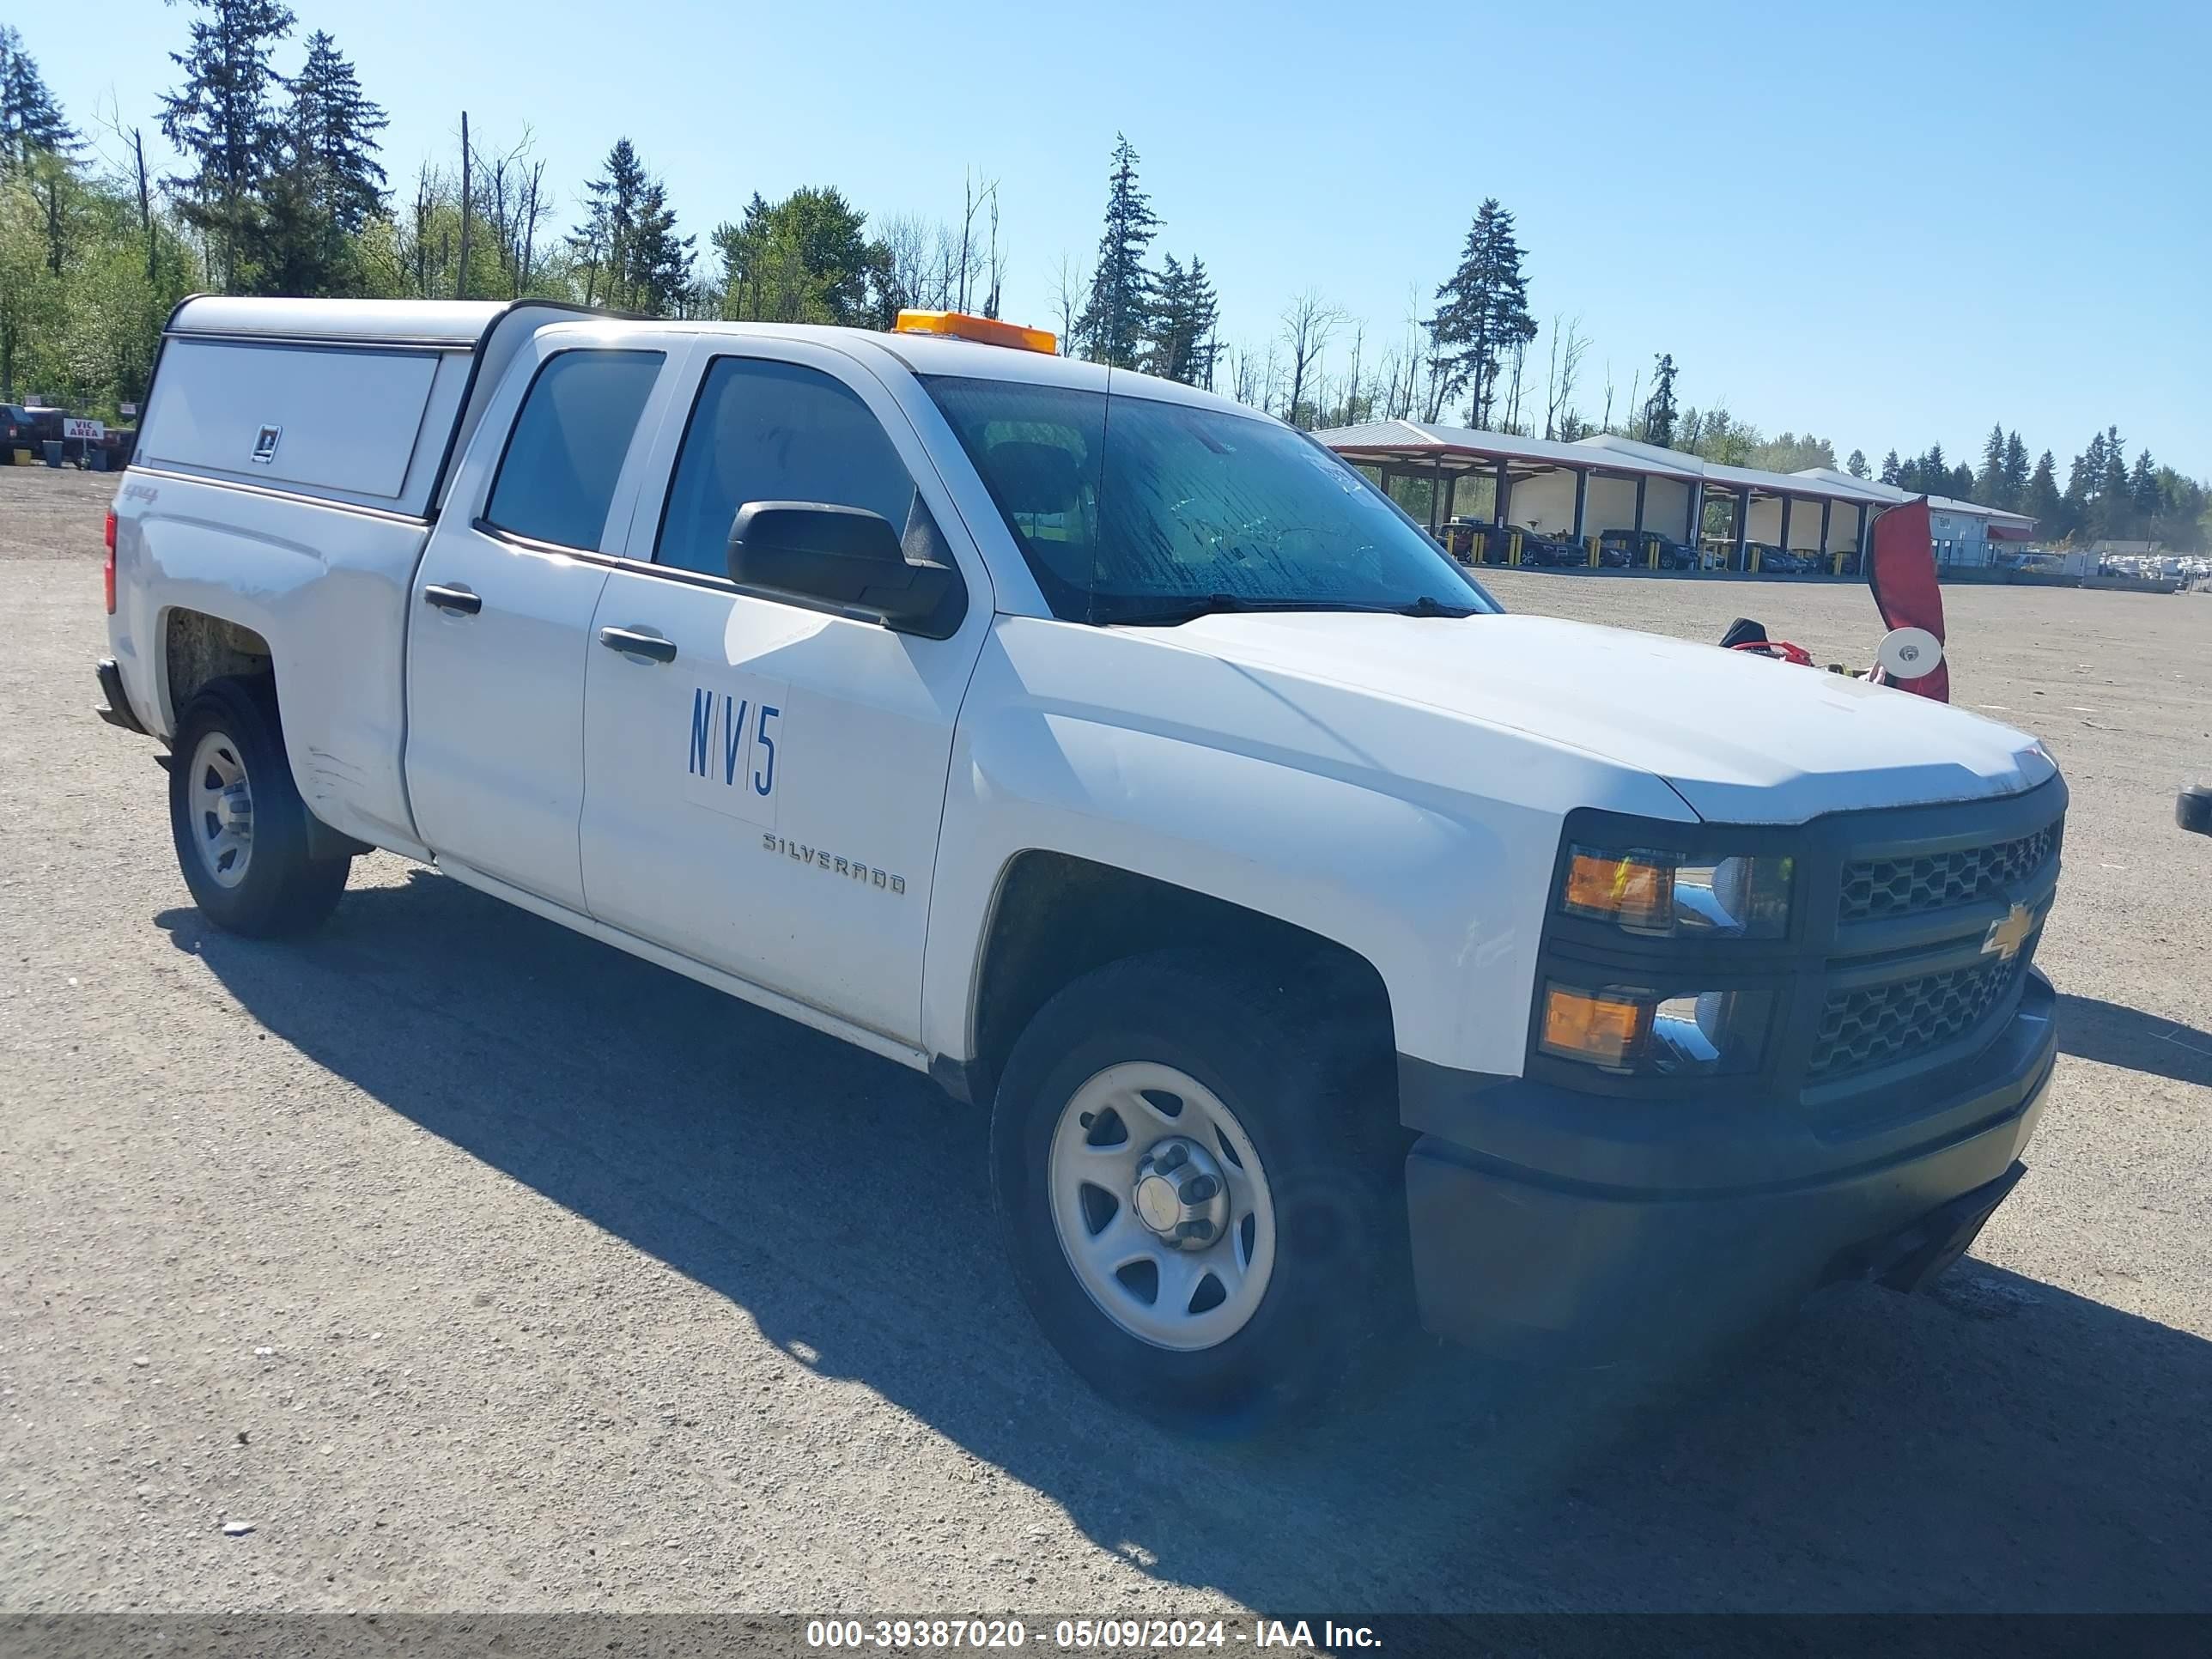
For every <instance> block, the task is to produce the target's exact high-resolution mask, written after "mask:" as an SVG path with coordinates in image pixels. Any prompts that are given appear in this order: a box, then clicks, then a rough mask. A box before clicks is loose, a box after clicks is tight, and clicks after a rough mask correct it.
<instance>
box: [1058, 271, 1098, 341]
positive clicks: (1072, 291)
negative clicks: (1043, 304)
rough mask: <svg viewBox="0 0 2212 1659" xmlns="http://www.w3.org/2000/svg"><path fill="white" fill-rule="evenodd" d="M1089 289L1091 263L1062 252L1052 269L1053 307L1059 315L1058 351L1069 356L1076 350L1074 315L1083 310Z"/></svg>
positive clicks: (1079, 313) (1076, 316) (1078, 314)
mask: <svg viewBox="0 0 2212 1659" xmlns="http://www.w3.org/2000/svg"><path fill="white" fill-rule="evenodd" d="M1090 292H1091V267H1090V266H1089V265H1086V264H1083V263H1081V262H1080V261H1079V260H1078V259H1077V258H1075V256H1074V255H1073V254H1069V253H1063V254H1061V255H1060V264H1059V266H1058V268H1057V269H1055V270H1054V272H1053V278H1052V308H1053V311H1054V313H1055V314H1056V315H1057V316H1058V317H1059V319H1060V356H1063V357H1065V356H1070V355H1072V354H1073V351H1074V350H1075V319H1077V318H1079V317H1080V316H1081V315H1082V314H1083V304H1084V301H1085V298H1086V297H1087V296H1088V295H1089V294H1090Z"/></svg>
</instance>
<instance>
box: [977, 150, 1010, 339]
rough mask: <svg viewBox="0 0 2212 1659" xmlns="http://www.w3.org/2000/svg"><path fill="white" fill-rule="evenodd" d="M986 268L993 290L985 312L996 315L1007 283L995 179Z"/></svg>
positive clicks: (992, 186)
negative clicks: (1001, 249)
mask: <svg viewBox="0 0 2212 1659" xmlns="http://www.w3.org/2000/svg"><path fill="white" fill-rule="evenodd" d="M984 270H985V272H986V274H987V275H988V276H989V277H990V279H991V291H990V293H989V294H988V295H986V296H985V298H984V301H983V314H984V315H985V316H986V317H996V316H997V315H998V314H999V295H1000V291H1001V290H1003V289H1005V287H1006V255H1005V254H1004V253H1003V252H1000V249H999V185H998V182H997V180H995V179H994V180H993V181H992V184H991V252H990V257H989V259H988V260H987V263H986V264H985V265H984Z"/></svg>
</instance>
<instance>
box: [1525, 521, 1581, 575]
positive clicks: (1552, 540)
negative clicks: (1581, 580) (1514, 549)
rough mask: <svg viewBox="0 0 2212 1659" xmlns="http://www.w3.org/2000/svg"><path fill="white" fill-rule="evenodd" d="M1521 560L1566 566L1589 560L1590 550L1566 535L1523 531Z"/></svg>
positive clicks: (1558, 566) (1554, 566) (1527, 562)
mask: <svg viewBox="0 0 2212 1659" xmlns="http://www.w3.org/2000/svg"><path fill="white" fill-rule="evenodd" d="M1521 562H1522V563H1523V564H1541V565H1550V566H1552V567H1553V568H1566V567H1568V566H1573V565H1586V564H1588V563H1589V549H1587V548H1585V547H1583V545H1582V544H1580V543H1579V542H1577V541H1574V540H1571V539H1570V538H1567V537H1565V536H1550V535H1547V534H1545V533H1544V532H1541V531H1539V530H1528V529H1523V530H1522V532H1521Z"/></svg>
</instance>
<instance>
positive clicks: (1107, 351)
mask: <svg viewBox="0 0 2212 1659" xmlns="http://www.w3.org/2000/svg"><path fill="white" fill-rule="evenodd" d="M1159 222H1160V221H1159V216H1158V215H1157V214H1155V213H1154V212H1153V211H1152V202H1151V199H1150V198H1149V197H1146V194H1145V192H1144V191H1141V190H1139V188H1138V187H1137V152H1136V150H1135V149H1133V148H1132V147H1131V145H1130V143H1129V141H1128V139H1127V137H1123V136H1122V135H1121V133H1118V132H1117V133H1115V135H1114V167H1113V171H1112V172H1111V173H1109V174H1108V176H1107V189H1106V228H1105V232H1104V234H1102V235H1101V236H1100V237H1099V239H1098V261H1097V268H1096V269H1095V270H1093V271H1092V273H1091V298H1090V300H1089V301H1087V302H1086V303H1085V306H1084V307H1083V314H1082V316H1080V317H1079V318H1078V319H1076V324H1075V331H1076V333H1077V335H1078V336H1079V338H1080V341H1081V344H1082V348H1083V355H1084V356H1086V357H1088V358H1089V359H1090V360H1091V362H1094V363H1108V364H1110V365H1112V366H1113V367H1114V368H1135V367H1136V366H1137V360H1138V357H1139V355H1140V354H1141V353H1142V351H1143V349H1144V345H1145V339H1146V328H1147V326H1148V325H1149V322H1150V320H1151V317H1152V297H1153V291H1152V290H1153V284H1152V273H1151V272H1150V271H1149V270H1146V267H1145V254H1146V251H1147V250H1148V249H1149V248H1150V247H1151V246H1152V238H1153V236H1154V235H1155V234H1158V228H1159Z"/></svg>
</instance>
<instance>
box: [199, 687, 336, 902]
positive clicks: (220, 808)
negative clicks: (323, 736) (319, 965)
mask: <svg viewBox="0 0 2212 1659" xmlns="http://www.w3.org/2000/svg"><path fill="white" fill-rule="evenodd" d="M169 829H170V834H171V837H172V839H173V840H174V842H176V848H177V864H178V866H179V869H181V870H182V871H183V872H184V878H185V886H187V887H189V888H190V889H191V894H192V898H193V901H194V902H196V903H197V905H198V906H199V908H200V909H201V911H202V913H203V914H204V915H206V916H207V918H208V920H209V921H212V922H214V923H215V924H216V926H217V927H222V928H224V929H226V930H228V932H231V933H245V934H248V935H251V936H254V937H257V938H268V937H274V936H276V935H279V934H285V933H303V932H305V931H307V929H308V928H311V927H315V926H316V925H317V924H318V923H319V922H321V921H323V919H324V918H325V917H326V916H328V915H330V913H331V908H333V907H334V906H335V905H336V904H337V902H338V896H339V895H340V894H341V893H343V891H344V890H345V884H346V876H347V874H348V873H349V871H350V870H351V868H352V866H353V860H351V859H350V858H348V857H339V858H324V859H318V858H312V857H310V856H309V855H308V850H307V847H308V842H307V805H306V803H304V802H303V801H301V799H300V792H299V789H298V787H297V786H296V785H295V784H294V783H293V781H292V768H291V764H290V763H289V761H288V760H287V759H286V757H285V754H284V739H283V729H282V727H281V726H280V725H279V722H278V718H277V714H276V695H275V693H274V691H273V690H271V689H270V686H269V685H268V684H267V682H265V681H260V680H246V679H220V680H215V681H212V682H210V684H208V685H207V686H206V687H205V688H204V689H203V690H201V691H200V693H199V695H198V696H195V697H194V698H193V699H192V700H191V702H190V703H189V704H187V705H186V706H185V712H184V714H182V716H181V717H179V720H178V722H177V735H176V744H175V747H174V750H173V754H172V757H171V759H170V763H169Z"/></svg>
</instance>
